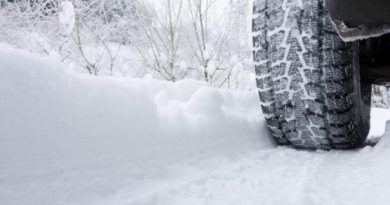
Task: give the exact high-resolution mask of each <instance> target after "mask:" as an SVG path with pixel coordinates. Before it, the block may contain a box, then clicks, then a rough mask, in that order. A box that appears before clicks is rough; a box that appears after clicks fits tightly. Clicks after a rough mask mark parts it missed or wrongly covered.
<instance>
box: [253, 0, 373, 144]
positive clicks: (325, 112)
mask: <svg viewBox="0 0 390 205" xmlns="http://www.w3.org/2000/svg"><path fill="white" fill-rule="evenodd" d="M253 13H254V16H253V22H252V23H253V24H252V31H253V48H254V51H253V58H254V63H255V71H256V82H257V87H258V92H259V96H260V102H261V107H262V110H263V114H264V116H265V119H266V123H267V125H268V127H269V128H270V131H271V135H272V136H273V137H274V139H275V140H276V142H278V143H279V144H282V145H292V146H294V147H297V148H305V149H331V148H336V149H349V148H355V147H357V146H359V145H361V144H362V143H363V142H364V141H365V139H366V137H367V135H368V132H369V129H370V124H369V123H370V106H371V105H370V102H371V84H370V83H366V82H365V81H364V80H361V79H360V69H359V45H358V43H345V42H343V41H342V40H341V39H340V37H339V36H338V34H337V32H336V30H335V28H334V26H333V24H332V21H331V19H330V16H329V13H328V11H327V10H326V8H325V3H324V0H255V1H254V6H253Z"/></svg>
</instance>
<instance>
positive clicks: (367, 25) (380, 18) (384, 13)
mask: <svg viewBox="0 0 390 205" xmlns="http://www.w3.org/2000/svg"><path fill="white" fill-rule="evenodd" d="M326 7H327V9H328V11H329V13H330V15H331V18H332V20H333V22H334V24H335V26H336V28H337V31H338V32H339V34H340V36H341V37H342V38H343V39H344V40H345V41H354V40H357V39H365V38H370V37H377V36H381V35H383V34H386V33H390V0H326Z"/></svg>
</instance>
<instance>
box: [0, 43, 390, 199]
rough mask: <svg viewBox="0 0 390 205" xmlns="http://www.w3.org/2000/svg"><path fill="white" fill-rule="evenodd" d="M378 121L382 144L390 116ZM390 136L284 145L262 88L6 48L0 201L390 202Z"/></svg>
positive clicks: (382, 114)
mask: <svg viewBox="0 0 390 205" xmlns="http://www.w3.org/2000/svg"><path fill="white" fill-rule="evenodd" d="M372 115H373V116H372V124H373V125H372V128H373V129H372V131H371V135H372V136H373V137H378V136H381V135H382V134H383V133H384V131H385V122H386V121H387V120H388V119H390V111H389V110H385V109H373V111H372ZM388 128H389V129H390V127H388ZM389 135H390V130H387V131H386V133H385V134H384V137H383V139H382V140H381V141H380V142H379V144H378V145H377V146H375V147H369V146H367V147H364V148H361V149H358V150H353V151H328V152H326V151H300V150H294V149H291V148H288V147H276V146H275V145H274V144H273V143H272V141H271V140H270V138H269V136H268V134H267V129H266V128H265V125H264V120H263V118H262V114H261V113H260V108H259V102H258V97H257V94H256V92H254V91H229V90H223V89H215V88H211V87H209V86H208V85H207V84H204V83H202V82H199V81H193V80H185V81H179V82H177V83H167V82H161V81H155V80H151V79H123V78H115V77H90V76H87V75H82V74H76V73H74V72H73V71H72V70H71V69H69V68H67V67H66V66H65V65H63V64H61V63H59V61H58V59H57V57H56V56H50V57H40V56H34V55H32V54H29V53H27V52H24V51H21V50H15V49H13V48H11V47H9V46H7V45H3V44H0V141H1V143H0V204H2V205H20V204H23V205H46V204H47V205H53V204H54V205H61V204H67V205H79V204H80V205H81V204H82V205H88V204H93V205H100V204H102V205H103V204H104V205H106V204H108V205H111V204H115V205H129V204H134V205H138V204H151V205H152V204H153V205H154V204H167V205H174V204H178V205H182V204H188V205H197V204H202V205H203V204H215V205H220V204H223V205H225V204H248V205H252V204H308V205H311V204H378V205H379V204H387V203H389V201H390V189H389V187H390V161H389V160H388V159H389V157H390V148H389V147H390V136H389Z"/></svg>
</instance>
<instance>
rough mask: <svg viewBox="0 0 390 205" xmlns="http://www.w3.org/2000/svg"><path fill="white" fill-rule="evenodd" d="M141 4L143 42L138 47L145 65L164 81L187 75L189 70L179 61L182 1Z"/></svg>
mask: <svg viewBox="0 0 390 205" xmlns="http://www.w3.org/2000/svg"><path fill="white" fill-rule="evenodd" d="M141 6H142V7H141V9H140V11H139V16H140V18H139V20H140V24H141V25H140V28H141V36H142V44H138V47H137V50H138V52H139V54H140V55H141V56H142V58H143V60H144V63H145V65H146V66H148V67H149V68H150V69H151V70H153V71H154V72H155V73H157V74H158V75H159V76H160V77H162V78H163V79H165V80H169V81H176V80H179V79H182V78H184V77H185V76H186V75H187V73H188V72H187V69H186V68H182V66H181V63H180V60H179V50H180V46H181V44H180V40H181V39H180V38H181V31H180V29H181V26H182V23H183V20H182V9H183V0H178V1H172V0H162V1H161V2H160V4H159V5H154V6H151V4H150V2H145V1H144V0H143V1H142V4H141Z"/></svg>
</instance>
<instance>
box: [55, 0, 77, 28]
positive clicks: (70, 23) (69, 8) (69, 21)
mask: <svg viewBox="0 0 390 205" xmlns="http://www.w3.org/2000/svg"><path fill="white" fill-rule="evenodd" d="M58 20H59V21H60V23H61V24H62V26H63V27H64V31H65V33H66V34H67V35H69V34H70V33H71V32H72V30H73V27H74V25H75V22H76V17H75V12H74V6H73V4H72V2H70V1H63V2H61V10H60V12H59V13H58Z"/></svg>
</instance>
